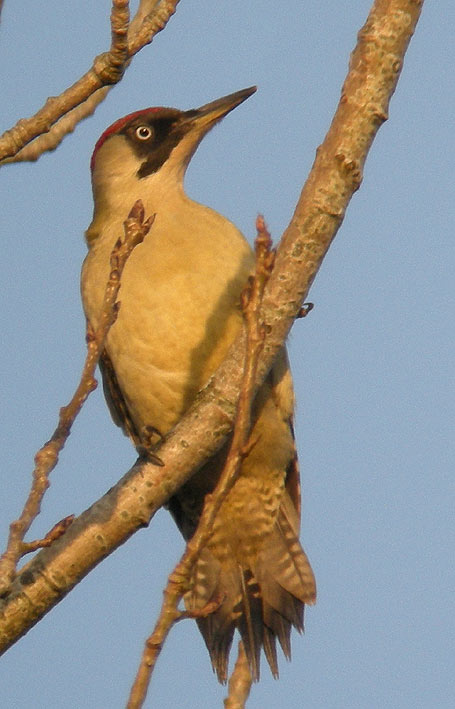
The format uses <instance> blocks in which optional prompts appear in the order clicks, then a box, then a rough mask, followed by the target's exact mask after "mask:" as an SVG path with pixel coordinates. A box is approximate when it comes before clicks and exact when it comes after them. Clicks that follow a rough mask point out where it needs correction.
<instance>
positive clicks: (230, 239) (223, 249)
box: [82, 200, 252, 433]
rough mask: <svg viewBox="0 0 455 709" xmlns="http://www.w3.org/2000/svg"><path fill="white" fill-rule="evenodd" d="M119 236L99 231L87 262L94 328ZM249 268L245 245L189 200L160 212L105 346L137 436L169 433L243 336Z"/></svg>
mask: <svg viewBox="0 0 455 709" xmlns="http://www.w3.org/2000/svg"><path fill="white" fill-rule="evenodd" d="M145 206H146V212H147V213H149V210H147V204H146V205H145ZM120 229H121V222H116V221H114V222H113V223H112V224H111V225H110V226H109V227H108V229H104V230H103V231H102V233H100V235H99V236H98V238H97V239H96V240H95V242H94V244H93V246H92V247H91V249H90V252H89V254H88V255H87V257H86V260H85V262H84V267H83V272H82V297H83V302H84V308H85V312H86V315H87V317H88V319H89V320H90V321H91V322H92V323H93V324H94V325H96V322H97V316H98V313H99V311H100V308H101V302H102V297H103V291H104V286H105V283H106V281H107V278H108V273H109V256H110V252H111V250H112V247H113V244H114V242H115V239H116V236H118V234H119V231H120ZM251 266H252V254H251V249H250V247H249V246H248V244H247V243H246V241H245V240H244V238H243V236H242V235H241V234H240V232H239V231H238V230H237V229H236V228H235V227H234V225H232V224H231V222H229V221H228V220H226V219H224V218H223V217H221V216H220V215H218V214H217V213H215V212H213V211H212V210H210V209H208V208H206V207H202V206H201V205H198V204H197V203H194V202H191V201H189V200H187V201H186V202H185V203H184V204H183V208H181V209H178V210H173V211H170V212H163V213H160V211H159V210H158V211H157V213H156V218H155V222H154V224H153V226H152V228H151V230H150V232H149V234H148V235H147V236H146V238H145V240H144V242H143V243H142V244H140V245H139V246H137V247H136V249H135V250H134V252H133V253H132V255H131V256H130V259H129V261H128V263H127V264H126V267H125V270H124V272H123V275H122V282H121V283H122V285H121V288H120V293H119V301H120V303H121V306H120V311H119V315H118V318H117V321H116V323H115V324H114V325H113V327H112V328H111V330H110V333H109V335H108V339H107V343H106V350H107V353H108V355H109V357H110V359H111V362H112V365H113V367H114V370H115V373H116V377H117V380H118V384H119V386H120V388H121V391H122V394H123V396H124V398H125V401H126V403H127V406H128V409H129V412H130V415H131V418H132V419H133V421H134V423H135V425H136V427H137V428H138V429H141V428H142V427H143V426H147V425H149V426H154V427H156V428H157V429H159V430H160V431H161V432H162V433H166V432H167V431H168V430H169V429H170V428H171V427H172V426H173V425H174V424H175V423H176V422H177V421H178V419H179V418H180V417H181V415H182V414H183V412H184V411H185V410H186V408H187V407H188V405H189V404H190V403H191V401H192V400H193V398H194V396H195V394H196V393H197V392H198V391H199V389H200V388H201V387H202V386H203V385H204V384H205V383H206V382H207V380H208V378H209V377H210V375H211V374H212V372H213V371H214V370H215V369H216V367H217V366H218V365H219V364H220V362H221V361H222V359H223V357H224V355H225V353H226V351H227V349H228V348H229V345H230V344H231V342H232V340H233V339H234V338H235V336H236V334H237V332H238V330H239V328H240V327H241V312H240V307H239V296H240V292H241V290H242V288H243V286H244V285H245V282H246V279H247V276H248V273H249V272H250V270H251Z"/></svg>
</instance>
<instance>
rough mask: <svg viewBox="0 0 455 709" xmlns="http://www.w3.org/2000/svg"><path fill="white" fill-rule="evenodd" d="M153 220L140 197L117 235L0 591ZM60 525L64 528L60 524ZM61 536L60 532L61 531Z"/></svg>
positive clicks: (91, 382)
mask: <svg viewBox="0 0 455 709" xmlns="http://www.w3.org/2000/svg"><path fill="white" fill-rule="evenodd" d="M152 223H153V218H149V219H147V221H145V222H144V208H143V206H142V202H140V200H138V201H137V202H136V204H135V205H134V207H133V209H132V210H131V212H130V214H129V216H128V219H127V220H126V221H125V222H124V237H123V238H119V239H118V241H117V243H116V244H115V246H114V248H113V250H112V254H111V261H110V267H111V270H110V274H109V279H108V282H107V284H106V289H105V292H104V300H103V306H102V310H101V315H100V319H99V323H98V327H97V329H96V331H93V329H92V327H91V325H90V323H88V324H87V356H86V359H85V363H84V367H83V370H82V375H81V378H80V381H79V384H78V386H77V389H76V391H75V393H74V395H73V397H72V398H71V400H70V402H69V404H67V405H66V406H63V407H62V408H61V409H60V414H59V420H58V425H57V428H56V429H55V431H54V433H53V434H52V437H51V438H50V440H49V441H48V442H47V443H45V444H44V446H43V447H42V448H41V449H40V450H39V451H38V453H37V454H36V455H35V469H34V471H33V482H32V486H31V489H30V492H29V495H28V498H27V501H26V503H25V505H24V508H23V510H22V513H21V515H20V517H19V518H18V519H17V520H15V521H14V522H12V523H11V524H10V533H9V538H8V545H7V548H6V550H5V552H4V553H3V554H2V556H1V558H0V595H1V594H2V593H4V592H5V591H6V590H7V588H8V586H9V585H10V583H11V582H12V581H13V579H14V577H15V574H16V566H17V563H18V561H19V559H20V558H21V557H22V556H23V554H25V553H28V552H29V551H31V544H32V543H29V544H26V543H24V537H25V535H26V533H27V532H28V530H29V528H30V525H31V524H32V522H33V521H34V520H35V519H36V517H37V516H38V514H39V512H40V508H41V501H42V499H43V496H44V494H45V492H46V490H47V488H48V487H49V484H50V483H49V475H50V473H51V472H52V470H53V469H54V468H55V466H56V465H57V462H58V458H59V454H60V452H61V450H62V449H63V447H64V445H65V443H66V441H67V439H68V436H69V435H70V433H71V427H72V425H73V423H74V421H75V419H76V416H77V415H78V413H79V411H80V410H81V408H82V406H83V404H84V403H85V401H86V399H87V397H88V396H89V394H90V393H91V392H92V391H93V390H94V389H95V388H96V386H97V382H96V380H95V378H94V373H95V368H96V365H97V364H98V360H99V358H100V355H101V353H102V351H103V348H104V343H105V340H106V337H107V334H108V332H109V329H110V328H111V326H112V324H113V323H114V321H115V318H116V314H117V306H116V301H117V295H118V292H119V288H120V278H121V275H122V271H123V268H124V266H125V263H126V261H127V260H128V257H129V256H130V254H131V252H132V250H133V249H134V248H135V246H137V244H139V243H141V241H142V240H143V239H144V237H145V235H146V234H147V233H148V232H149V230H150V227H151V225H152ZM59 529H60V531H61V527H60V528H59ZM65 529H66V528H65ZM57 531H58V530H57ZM63 531H64V530H63ZM61 533H62V532H61ZM49 534H50V535H51V536H50V541H54V540H55V539H56V538H57V536H56V535H55V534H54V535H52V530H51V533H49ZM58 536H61V534H60V535H58ZM47 537H49V535H47ZM45 539H46V538H45ZM41 541H42V540H41ZM35 544H36V543H35ZM38 546H49V544H48V543H45V544H41V545H39V544H38Z"/></svg>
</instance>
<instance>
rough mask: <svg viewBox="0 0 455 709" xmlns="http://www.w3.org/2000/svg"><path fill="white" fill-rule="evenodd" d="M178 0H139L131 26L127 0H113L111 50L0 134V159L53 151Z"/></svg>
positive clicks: (100, 98) (6, 160)
mask: <svg viewBox="0 0 455 709" xmlns="http://www.w3.org/2000/svg"><path fill="white" fill-rule="evenodd" d="M178 2H179V0H141V2H140V4H139V8H138V10H137V12H136V15H135V17H134V19H133V20H132V22H131V24H130V25H129V2H128V0H112V11H111V47H110V49H109V51H108V52H105V53H104V54H100V55H99V56H98V57H96V58H95V60H94V62H93V64H92V66H91V68H90V69H89V71H88V72H86V73H85V74H84V75H83V76H82V77H81V78H80V79H79V80H78V81H76V83H75V84H73V85H72V86H70V87H69V88H68V89H66V90H65V91H64V92H63V93H61V94H60V96H55V97H51V98H48V100H47V101H46V103H45V104H44V106H43V107H42V108H41V109H40V110H39V111H38V112H37V113H36V114H35V115H34V116H31V117H30V118H24V119H21V120H20V121H18V122H17V123H16V125H15V126H14V127H13V128H11V129H10V130H7V131H6V132H5V133H4V134H3V135H2V136H1V137H0V164H6V163H11V162H24V161H33V160H37V159H38V158H39V157H40V155H42V154H43V152H45V151H49V150H55V148H56V147H57V146H58V145H59V144H60V142H61V141H62V140H63V138H64V137H65V135H67V134H68V133H70V132H72V131H73V130H74V128H75V126H76V125H77V123H79V122H80V121H81V120H82V119H84V118H87V117H88V116H90V115H91V114H92V113H93V112H94V110H95V108H96V106H97V105H98V104H99V103H101V101H103V99H104V98H105V97H106V95H107V93H108V91H109V89H110V88H111V86H112V85H114V84H116V83H118V82H119V81H120V79H121V78H122V76H123V74H124V72H125V70H126V69H127V67H128V65H129V63H130V61H131V59H132V57H133V56H134V55H135V54H137V53H138V52H139V51H140V50H141V49H142V48H143V47H145V46H146V45H147V44H150V42H151V41H152V40H153V38H154V36H155V35H156V34H157V33H158V32H161V30H162V29H164V27H165V26H166V24H167V22H168V20H169V19H170V17H171V16H172V15H173V14H174V13H175V10H176V6H177V4H178ZM31 141H33V142H31ZM29 143H30V145H29ZM24 146H26V147H24Z"/></svg>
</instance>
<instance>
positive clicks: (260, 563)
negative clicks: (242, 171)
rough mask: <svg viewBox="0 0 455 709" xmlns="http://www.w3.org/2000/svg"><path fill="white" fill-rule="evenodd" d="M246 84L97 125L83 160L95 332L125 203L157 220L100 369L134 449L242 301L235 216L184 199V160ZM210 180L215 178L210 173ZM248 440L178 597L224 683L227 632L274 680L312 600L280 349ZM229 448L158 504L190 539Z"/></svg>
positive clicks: (224, 339) (87, 295)
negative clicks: (89, 192)
mask: <svg viewBox="0 0 455 709" xmlns="http://www.w3.org/2000/svg"><path fill="white" fill-rule="evenodd" d="M255 91H256V87H250V88H246V89H243V90H241V91H237V92H235V93H232V94H229V95H227V96H223V97H222V98H219V99H217V100H215V101H212V102H210V103H207V104H205V105H203V106H201V107H199V108H197V109H191V110H183V111H182V110H179V109H175V108H166V107H158V108H146V109H142V110H138V111H135V112H133V113H129V114H128V115H126V116H125V117H123V118H120V119H119V120H117V121H115V122H114V123H113V124H112V125H111V126H109V128H107V129H106V130H105V131H104V133H103V134H102V135H101V137H100V138H99V140H98V141H97V142H96V145H95V148H94V151H93V155H92V159H91V177H92V188H93V198H94V212H93V219H92V222H91V224H90V226H89V227H88V229H87V231H86V242H87V246H88V253H87V255H86V257H85V260H84V263H83V266H82V274H81V294H82V302H83V308H84V311H85V315H86V318H87V320H88V322H90V324H91V326H92V327H93V328H96V327H97V324H98V318H99V314H100V311H101V305H102V300H103V295H104V289H105V285H106V282H107V279H108V276H109V271H110V266H109V262H110V255H111V252H112V249H113V247H114V244H115V242H116V241H117V239H118V237H119V235H121V234H122V233H123V223H124V221H125V219H126V218H127V216H128V214H129V212H130V210H131V208H132V206H133V205H134V204H135V202H136V201H137V200H142V203H143V205H144V208H145V211H146V213H147V214H150V215H154V221H153V224H152V227H151V229H150V231H149V233H148V234H147V236H146V237H145V239H144V241H143V242H142V243H141V244H139V245H138V246H136V248H135V249H134V250H133V252H132V254H131V256H130V257H129V259H128V261H127V263H126V265H125V268H124V271H123V274H122V278H121V286H120V296H119V300H120V306H121V307H120V308H119V312H118V315H117V318H116V321H115V323H114V324H113V325H112V327H111V329H110V331H109V333H108V335H107V338H106V341H105V347H104V351H103V353H102V355H101V357H100V362H99V365H100V370H101V374H102V379H103V388H104V392H105V397H106V400H107V404H108V407H109V409H110V412H111V415H112V418H113V420H114V422H115V423H116V424H117V425H118V426H120V427H121V428H122V429H123V431H124V433H125V434H126V435H127V436H129V437H130V439H131V440H132V442H133V443H134V445H135V446H136V447H138V448H140V447H141V446H147V445H149V444H150V435H151V434H150V432H156V433H157V435H158V436H159V437H165V436H166V434H167V433H169V431H171V429H172V428H173V427H174V426H175V425H176V424H177V422H178V421H179V420H180V419H181V418H182V416H183V415H184V413H185V411H187V409H188V408H189V407H190V405H191V404H192V402H193V401H194V400H195V398H196V396H197V394H198V392H199V391H200V390H201V389H202V388H203V387H204V386H205V385H206V384H207V382H208V381H209V379H210V377H211V376H212V374H213V373H214V372H215V370H216V369H217V367H218V366H219V365H220V363H221V362H222V360H223V359H224V357H225V356H226V353H227V351H228V349H229V347H230V346H231V344H232V342H233V341H234V340H235V338H236V336H237V335H238V333H239V331H240V330H241V328H242V326H243V324H242V311H241V305H240V298H241V293H242V290H243V289H244V287H245V285H246V283H247V281H248V278H249V276H250V274H251V273H252V271H253V269H254V254H253V251H252V249H251V247H250V245H249V244H248V242H247V240H246V239H245V237H244V236H243V235H242V234H241V232H240V231H239V230H238V229H237V227H236V226H234V224H233V223H232V222H231V221H230V220H228V219H227V218H225V217H224V216H222V215H221V214H219V213H218V212H216V211H214V210H213V209H211V208H209V207H207V206H204V205H202V204H200V203H198V202H196V201H194V200H192V199H190V198H189V197H188V196H187V194H186V192H185V189H184V177H185V172H186V169H187V166H188V164H189V162H190V160H191V158H192V156H193V155H194V153H195V151H196V149H197V147H198V146H199V144H200V142H201V141H202V139H203V137H204V136H205V135H206V134H207V133H208V132H209V131H210V130H211V128H212V127H213V126H215V125H216V124H218V123H219V122H220V121H221V120H222V119H223V118H224V117H225V116H226V115H227V114H228V113H230V111H232V110H233V109H234V108H236V107H237V106H239V105H240V104H241V103H243V102H244V101H245V100H246V99H247V98H249V97H250V96H251V95H252V94H253V93H254V92H255ZM216 179H222V175H219V176H218V178H216ZM252 416H253V419H252V420H253V424H252V433H251V435H252V438H254V439H255V440H256V444H255V445H254V446H252V447H251V449H250V451H249V453H248V455H247V456H246V458H245V459H244V460H243V462H242V466H241V470H240V474H239V476H238V479H237V481H236V483H235V485H234V487H233V488H232V490H231V491H230V493H229V495H228V497H227V498H226V500H225V501H224V502H223V504H222V506H221V508H220V510H219V513H218V515H217V517H216V520H215V523H214V527H213V534H212V536H211V538H210V540H209V541H208V543H207V545H206V546H205V547H204V549H203V550H202V552H201V554H200V557H199V559H198V560H197V563H196V564H195V565H194V568H193V572H192V576H191V583H190V587H189V590H188V591H187V593H186V594H185V596H184V603H185V605H186V608H187V609H188V610H189V611H193V612H194V615H195V616H197V611H198V610H201V609H202V608H205V607H207V606H208V604H210V603H212V602H213V601H214V600H215V599H218V601H217V602H216V603H214V607H215V610H214V611H213V612H212V613H210V614H209V615H208V616H207V617H199V618H197V623H198V626H199V629H200V631H201V634H202V636H203V638H204V640H205V643H206V646H207V649H208V651H209V654H210V658H211V662H212V667H213V670H214V671H215V673H216V675H217V678H218V680H219V681H220V682H221V683H225V682H226V681H227V676H228V662H229V653H230V648H231V645H232V641H233V637H234V634H235V631H236V630H237V631H238V632H239V634H240V637H241V639H242V641H243V644H244V648H245V652H246V657H247V660H248V664H249V668H250V672H251V675H252V678H253V679H254V680H258V679H259V676H260V657H261V652H262V650H263V651H264V654H265V656H266V659H267V661H268V664H269V666H270V669H271V672H272V674H273V676H274V677H278V660H277V649H276V639H278V641H279V643H280V645H281V647H282V650H283V652H284V655H285V656H286V658H288V659H290V655H291V646H290V633H291V628H292V627H293V626H294V627H295V628H296V629H297V630H298V631H299V632H301V631H302V630H303V611H304V606H305V604H312V603H314V602H315V598H316V585H315V579H314V574H313V571H312V569H311V566H310V563H309V560H308V558H307V556H306V554H305V552H304V551H303V548H302V547H301V545H300V542H299V525H300V482H299V470H298V462H297V454H296V447H295V440H294V432H293V416H294V393H293V384H292V377H291V373H290V370H289V364H288V358H287V353H286V350H285V348H284V347H283V349H282V350H281V351H280V353H279V356H278V357H277V359H276V361H275V363H274V365H273V367H272V368H271V370H270V372H269V374H268V375H267V378H266V380H265V381H264V383H263V385H262V386H261V388H260V389H259V391H258V393H257V395H256V398H255V401H254V404H253V409H252ZM226 450H227V448H226V447H225V448H224V449H222V450H221V451H220V452H219V453H217V454H216V455H215V456H214V457H213V458H212V459H211V460H210V461H209V462H207V463H206V464H205V465H204V466H203V467H202V468H200V469H199V470H198V471H197V472H196V473H195V474H194V475H193V477H192V478H190V480H189V481H188V482H187V483H185V484H184V485H183V486H182V487H181V488H180V489H179V490H178V491H177V492H176V494H175V495H173V496H172V497H171V499H170V500H169V502H168V505H167V506H168V509H169V510H170V512H171V514H172V516H173V518H174V520H175V522H176V524H177V526H178V528H179V530H180V532H181V533H182V535H183V537H184V538H185V539H186V540H189V539H191V537H192V535H193V534H194V532H195V530H196V527H197V524H198V520H199V518H200V515H201V512H202V509H203V505H204V499H205V497H206V496H207V495H208V494H210V493H211V492H212V491H213V489H214V487H215V485H216V482H217V480H218V478H219V476H220V472H221V470H222V468H223V463H224V460H225V458H226Z"/></svg>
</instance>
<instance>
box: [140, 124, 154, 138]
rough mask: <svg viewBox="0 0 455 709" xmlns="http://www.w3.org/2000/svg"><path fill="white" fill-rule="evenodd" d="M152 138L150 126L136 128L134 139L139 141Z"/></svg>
mask: <svg viewBox="0 0 455 709" xmlns="http://www.w3.org/2000/svg"><path fill="white" fill-rule="evenodd" d="M151 136H152V129H151V128H150V126H139V128H136V138H139V140H148V139H149V138H151Z"/></svg>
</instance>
